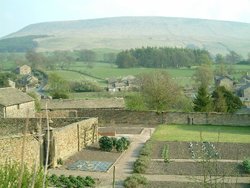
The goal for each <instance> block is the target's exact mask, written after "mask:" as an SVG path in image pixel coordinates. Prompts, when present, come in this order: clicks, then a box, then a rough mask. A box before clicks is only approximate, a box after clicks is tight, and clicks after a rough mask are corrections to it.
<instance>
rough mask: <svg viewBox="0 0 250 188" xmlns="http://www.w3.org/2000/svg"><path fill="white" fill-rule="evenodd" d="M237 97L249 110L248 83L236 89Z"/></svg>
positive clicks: (249, 94)
mask: <svg viewBox="0 0 250 188" xmlns="http://www.w3.org/2000/svg"><path fill="white" fill-rule="evenodd" d="M237 95H238V96H239V97H240V100H241V101H242V103H243V104H244V105H246V106H247V107H248V108H250V83H247V84H246V85H243V86H241V87H239V88H238V89H237Z"/></svg>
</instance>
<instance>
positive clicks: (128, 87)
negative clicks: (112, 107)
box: [107, 75, 138, 92]
mask: <svg viewBox="0 0 250 188" xmlns="http://www.w3.org/2000/svg"><path fill="white" fill-rule="evenodd" d="M137 82H138V81H137V79H136V78H135V77H134V76H131V75H130V76H126V77H123V78H120V79H116V78H111V79H108V87H107V91H113V92H115V91H134V90H138V83H137Z"/></svg>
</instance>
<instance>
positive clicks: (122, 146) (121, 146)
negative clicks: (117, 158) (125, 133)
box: [115, 137, 130, 152]
mask: <svg viewBox="0 0 250 188" xmlns="http://www.w3.org/2000/svg"><path fill="white" fill-rule="evenodd" d="M129 145H130V141H129V140H128V139H127V138H125V137H121V138H120V139H119V140H117V141H116V145H115V149H116V151H118V152H122V151H124V150H126V149H128V146H129Z"/></svg>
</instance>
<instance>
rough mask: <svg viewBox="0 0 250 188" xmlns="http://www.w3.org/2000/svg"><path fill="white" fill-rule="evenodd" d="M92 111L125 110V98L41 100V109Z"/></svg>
mask: <svg viewBox="0 0 250 188" xmlns="http://www.w3.org/2000/svg"><path fill="white" fill-rule="evenodd" d="M46 102H47V109H51V110H52V109H53V110H56V109H79V108H80V109H81V108H82V109H91V108H116V109H117V108H124V107H125V103H124V99H123V98H108V99H52V100H46V99H45V100H41V109H46V107H45V106H46Z"/></svg>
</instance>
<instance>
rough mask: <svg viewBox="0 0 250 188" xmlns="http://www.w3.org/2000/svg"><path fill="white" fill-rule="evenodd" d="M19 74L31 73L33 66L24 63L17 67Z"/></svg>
mask: <svg viewBox="0 0 250 188" xmlns="http://www.w3.org/2000/svg"><path fill="white" fill-rule="evenodd" d="M16 72H17V74H20V75H26V74H30V73H31V67H30V66H28V65H22V66H20V67H18V68H17V69H16Z"/></svg>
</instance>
